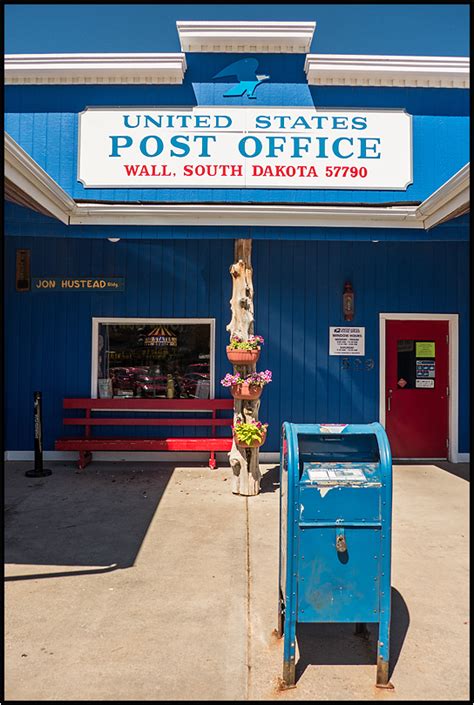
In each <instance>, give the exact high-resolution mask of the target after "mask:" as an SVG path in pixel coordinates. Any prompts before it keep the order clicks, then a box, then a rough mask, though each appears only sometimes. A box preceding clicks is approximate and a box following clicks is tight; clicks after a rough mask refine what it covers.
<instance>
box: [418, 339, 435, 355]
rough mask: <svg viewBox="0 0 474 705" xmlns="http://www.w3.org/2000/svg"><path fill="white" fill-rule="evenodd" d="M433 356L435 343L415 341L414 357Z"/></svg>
mask: <svg viewBox="0 0 474 705" xmlns="http://www.w3.org/2000/svg"><path fill="white" fill-rule="evenodd" d="M434 356H435V344H434V343H426V342H423V343H417V344H416V357H434Z"/></svg>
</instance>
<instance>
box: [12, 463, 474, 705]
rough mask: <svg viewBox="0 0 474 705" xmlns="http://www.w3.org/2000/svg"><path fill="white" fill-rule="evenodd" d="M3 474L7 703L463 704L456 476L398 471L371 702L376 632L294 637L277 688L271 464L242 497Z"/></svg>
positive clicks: (464, 539) (100, 473) (208, 484)
mask: <svg viewBox="0 0 474 705" xmlns="http://www.w3.org/2000/svg"><path fill="white" fill-rule="evenodd" d="M6 465H7V468H6V502H7V511H6V549H5V551H6V563H7V567H6V577H7V583H6V674H5V683H6V686H5V688H6V693H5V694H6V699H7V700H79V701H81V700H118V701H120V700H135V699H136V700H247V699H251V700H252V699H255V700H299V699H301V700H302V699H311V700H338V699H342V700H451V701H452V700H464V699H467V698H468V697H469V692H468V631H469V626H468V619H469V617H468V483H467V482H466V480H465V479H463V478H464V477H465V468H462V467H460V466H451V465H449V464H443V466H442V467H441V466H436V467H435V466H433V465H422V466H413V465H404V466H396V467H395V468H394V527H393V568H392V586H393V589H392V594H393V612H392V659H391V661H392V669H393V672H392V676H391V680H392V682H393V684H394V686H395V690H394V691H380V690H376V689H375V688H374V682H375V653H376V652H375V642H376V637H377V634H376V629H375V627H374V626H371V627H370V629H371V631H372V633H371V636H370V639H369V641H368V642H366V641H363V640H361V639H360V638H358V637H356V636H354V635H353V628H352V626H351V625H302V627H304V629H303V628H301V629H299V631H298V647H299V662H298V664H297V678H298V681H297V683H298V685H297V688H296V689H294V690H288V691H280V690H279V689H278V678H279V676H280V675H281V669H282V642H281V641H278V640H277V639H276V638H275V637H274V635H273V629H274V628H275V626H276V611H277V582H278V577H277V572H278V521H279V520H278V500H279V488H278V468H277V467H275V466H266V467H265V468H264V470H265V474H264V477H263V480H262V493H261V494H260V495H259V496H258V497H251V498H244V497H236V496H234V495H232V494H231V490H230V477H231V470H230V469H229V468H223V469H219V470H217V471H210V470H209V469H208V468H205V467H198V466H194V467H176V468H175V467H173V466H172V465H164V464H161V463H160V464H152V463H95V464H93V465H91V466H89V467H88V468H87V470H86V471H85V472H84V473H76V472H75V468H74V467H73V466H72V465H70V464H66V463H52V462H51V463H47V465H48V466H49V467H51V469H52V470H53V475H52V476H51V477H47V478H43V479H37V480H32V479H28V478H26V477H25V476H24V471H25V469H29V468H30V467H31V463H18V462H11V463H7V464H6ZM453 473H456V474H453ZM463 473H464V474H463ZM459 474H460V475H461V476H457V475H459Z"/></svg>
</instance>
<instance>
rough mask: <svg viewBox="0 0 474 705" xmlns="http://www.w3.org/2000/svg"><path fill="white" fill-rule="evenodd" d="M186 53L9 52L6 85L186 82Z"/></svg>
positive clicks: (6, 57) (6, 58) (6, 60)
mask: <svg viewBox="0 0 474 705" xmlns="http://www.w3.org/2000/svg"><path fill="white" fill-rule="evenodd" d="M185 71H186V57H185V55H184V54H181V53H176V54H171V53H167V54H153V53H143V54H102V53H100V54H7V55H6V56H5V84H6V85H17V84H34V85H42V84H43V85H48V86H49V85H51V84H58V83H59V84H62V85H70V84H76V85H79V84H87V83H89V84H97V83H100V84H103V85H104V84H117V83H132V84H135V85H137V84H146V83H151V84H158V83H183V79H184V73H185Z"/></svg>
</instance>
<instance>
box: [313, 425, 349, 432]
mask: <svg viewBox="0 0 474 705" xmlns="http://www.w3.org/2000/svg"><path fill="white" fill-rule="evenodd" d="M346 426H347V424H346V423H322V424H319V428H320V429H321V433H341V432H342V431H344V429H345V428H346Z"/></svg>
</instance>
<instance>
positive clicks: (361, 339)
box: [329, 326, 365, 355]
mask: <svg viewBox="0 0 474 705" xmlns="http://www.w3.org/2000/svg"><path fill="white" fill-rule="evenodd" d="M329 354H330V355H365V328H356V327H355V326H330V327H329Z"/></svg>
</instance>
